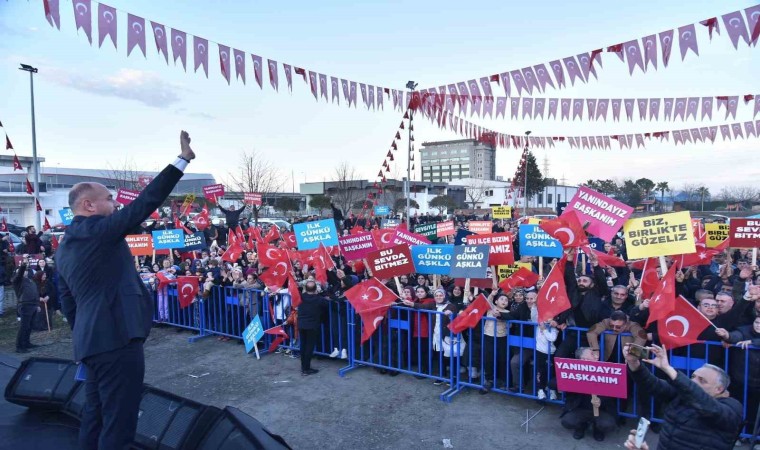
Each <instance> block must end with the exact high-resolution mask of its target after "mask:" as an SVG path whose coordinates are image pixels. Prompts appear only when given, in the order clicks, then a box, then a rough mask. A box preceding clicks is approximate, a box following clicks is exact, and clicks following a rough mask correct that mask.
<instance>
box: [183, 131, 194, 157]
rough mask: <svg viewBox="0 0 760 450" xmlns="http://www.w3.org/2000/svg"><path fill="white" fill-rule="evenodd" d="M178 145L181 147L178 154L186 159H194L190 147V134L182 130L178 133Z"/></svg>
mask: <svg viewBox="0 0 760 450" xmlns="http://www.w3.org/2000/svg"><path fill="white" fill-rule="evenodd" d="M179 145H180V148H181V149H182V153H181V154H180V156H181V157H182V158H184V159H186V160H188V161H191V160H193V159H195V152H194V151H193V149H192V148H190V135H189V134H188V133H187V131H185V130H182V132H181V133H180V134H179Z"/></svg>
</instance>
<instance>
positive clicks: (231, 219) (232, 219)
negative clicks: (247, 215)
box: [216, 204, 246, 228]
mask: <svg viewBox="0 0 760 450" xmlns="http://www.w3.org/2000/svg"><path fill="white" fill-rule="evenodd" d="M216 207H217V208H219V210H220V211H221V212H222V214H224V221H225V222H226V224H227V228H235V227H236V226H237V224H238V222H240V215H241V214H243V211H245V208H246V205H243V207H242V208H240V209H225V208H224V207H223V206H222V205H219V204H217V205H216Z"/></svg>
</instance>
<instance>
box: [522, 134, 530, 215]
mask: <svg viewBox="0 0 760 450" xmlns="http://www.w3.org/2000/svg"><path fill="white" fill-rule="evenodd" d="M528 136H530V131H526V132H525V149H524V150H523V154H524V155H525V174H524V176H525V192H524V194H525V204H524V205H523V217H526V216H527V215H528Z"/></svg>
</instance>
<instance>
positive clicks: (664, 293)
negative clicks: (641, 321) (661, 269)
mask: <svg viewBox="0 0 760 450" xmlns="http://www.w3.org/2000/svg"><path fill="white" fill-rule="evenodd" d="M675 301H676V265H675V264H673V265H671V266H670V269H669V270H668V272H667V273H666V274H665V276H664V277H662V279H661V280H660V282H659V283H658V284H657V289H655V291H654V294H653V295H652V299H651V300H650V301H649V319H647V326H649V324H650V323H652V322H654V321H656V320H660V319H662V318H664V317H667V316H668V314H670V313H671V312H672V311H673V308H675Z"/></svg>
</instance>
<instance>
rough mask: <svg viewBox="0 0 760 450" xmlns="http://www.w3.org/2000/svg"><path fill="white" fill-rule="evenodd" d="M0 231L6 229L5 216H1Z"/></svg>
mask: <svg viewBox="0 0 760 450" xmlns="http://www.w3.org/2000/svg"><path fill="white" fill-rule="evenodd" d="M0 231H8V223H7V222H6V221H5V217H3V221H2V222H0Z"/></svg>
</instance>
